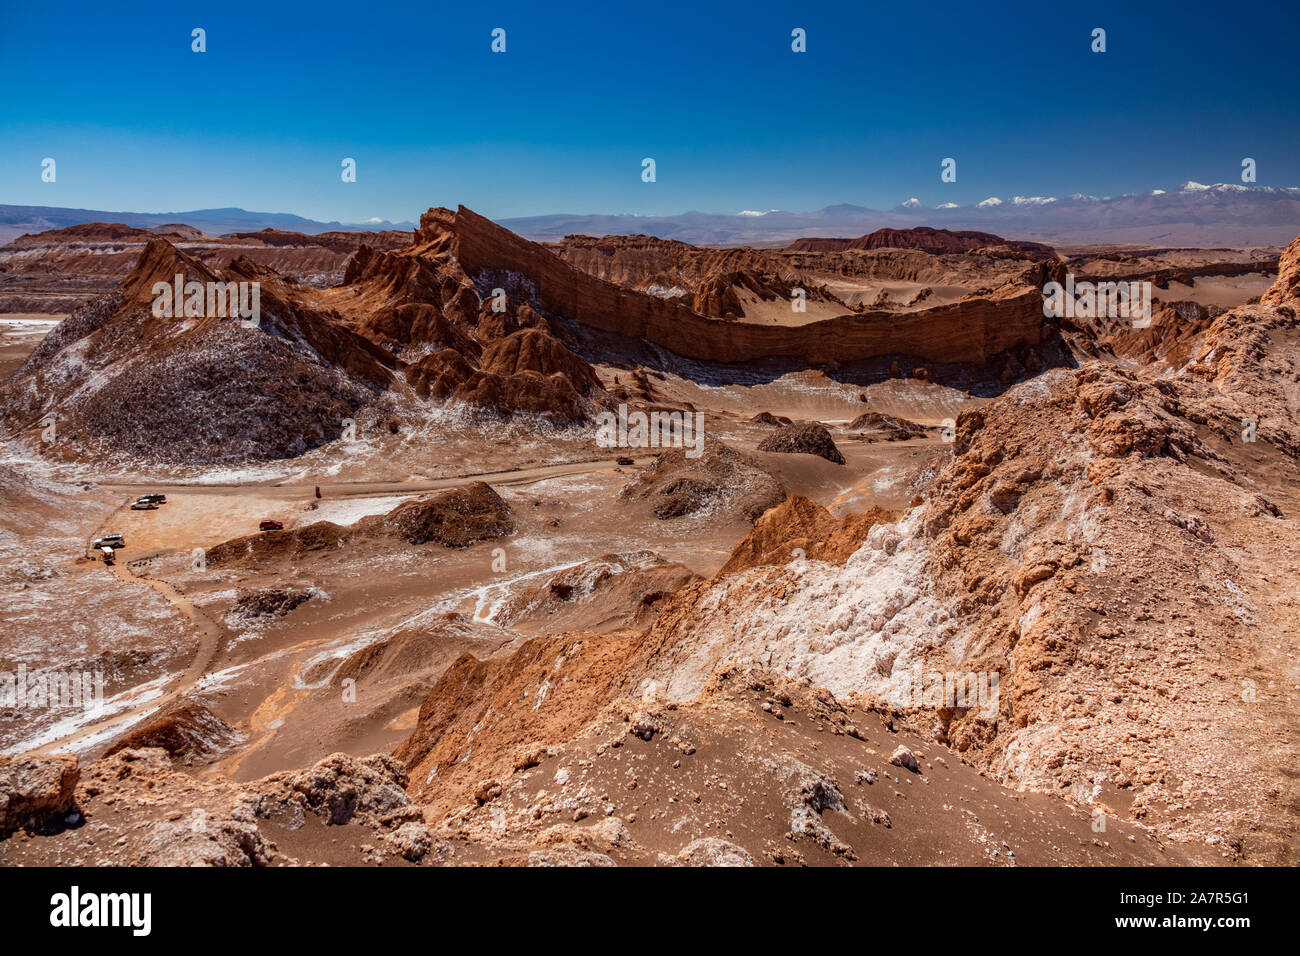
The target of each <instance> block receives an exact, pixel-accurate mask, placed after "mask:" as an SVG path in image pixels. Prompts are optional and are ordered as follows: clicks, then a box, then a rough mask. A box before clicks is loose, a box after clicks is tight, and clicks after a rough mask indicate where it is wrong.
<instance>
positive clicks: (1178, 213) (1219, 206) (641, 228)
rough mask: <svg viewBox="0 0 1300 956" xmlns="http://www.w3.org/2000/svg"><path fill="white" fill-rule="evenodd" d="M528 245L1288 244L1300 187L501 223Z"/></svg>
mask: <svg viewBox="0 0 1300 956" xmlns="http://www.w3.org/2000/svg"><path fill="white" fill-rule="evenodd" d="M500 222H501V225H503V226H505V227H506V228H508V229H511V230H513V231H514V232H517V233H519V234H520V235H523V236H526V237H528V238H529V239H533V240H537V241H545V240H554V239H560V238H563V237H564V236H566V235H570V234H584V235H634V234H638V233H644V234H647V235H652V236H658V237H660V238H663V239H679V240H681V241H683V242H691V243H696V244H702V245H773V244H777V243H782V244H783V243H787V242H790V241H793V240H795V239H802V238H806V237H825V238H831V237H850V236H861V235H863V234H865V233H868V232H871V231H873V230H876V229H881V228H886V227H888V228H896V229H906V228H910V227H913V226H935V227H938V228H943V229H972V230H982V231H986V232H994V233H997V234H998V235H1000V236H1006V237H1008V238H1012V239H1020V240H1032V241H1037V242H1047V243H1052V244H1056V245H1062V244H1070V243H1103V242H1104V243H1142V244H1152V245H1186V246H1262V245H1268V246H1273V245H1285V244H1286V243H1288V242H1290V241H1291V240H1292V239H1294V238H1295V237H1296V236H1297V235H1300V187H1275V186H1244V185H1235V184H1232V183H1226V184H1225V183H1218V184H1216V185H1213V186H1204V185H1201V184H1200V183H1191V182H1189V183H1185V184H1184V185H1182V186H1180V187H1177V188H1175V189H1171V190H1163V189H1155V190H1152V191H1151V192H1146V193H1133V194H1129V195H1125V196H1113V197H1112V196H1106V197H1098V196H1086V195H1073V196H1067V197H1064V198H1057V197H1054V196H1013V197H1010V198H1002V197H998V196H990V197H988V198H987V199H984V200H982V201H980V202H978V203H975V204H974V205H969V206H959V205H957V204H955V203H944V204H942V205H940V206H936V207H928V206H925V205H924V204H922V203H921V202H920V200H918V199H908V200H906V201H904V202H902V203H900V204H899V205H897V206H895V207H894V208H893V209H890V210H877V209H868V208H866V207H863V206H854V205H849V204H844V205H838V206H827V207H826V208H825V209H819V210H817V211H816V212H786V211H784V210H772V211H770V212H754V211H752V210H744V211H741V212H739V213H736V214H734V215H727V214H718V213H704V212H688V213H683V214H681V215H677V216H632V215H625V216H606V215H550V216H531V217H528V218H521V219H502V220H500Z"/></svg>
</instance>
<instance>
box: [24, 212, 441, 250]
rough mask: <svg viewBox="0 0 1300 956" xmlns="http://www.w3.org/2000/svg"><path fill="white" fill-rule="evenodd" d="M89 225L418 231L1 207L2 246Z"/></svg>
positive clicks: (212, 230)
mask: <svg viewBox="0 0 1300 956" xmlns="http://www.w3.org/2000/svg"><path fill="white" fill-rule="evenodd" d="M86 222H120V223H122V224H123V225H126V226H135V227H136V228H139V229H152V228H153V227H155V226H165V225H173V224H177V223H184V224H185V225H187V226H193V227H194V228H195V229H199V230H201V231H203V232H206V233H207V234H208V235H210V236H219V235H223V234H225V233H228V232H259V231H261V230H262V229H284V230H286V231H289V232H303V233H307V234H309V235H313V236H314V235H316V234H317V233H321V232H370V231H374V232H379V231H382V230H384V229H413V228H415V224H414V223H411V222H398V223H392V222H367V223H341V222H317V221H316V220H314V219H304V218H303V217H302V216H295V215H293V214H292V213H287V212H249V211H248V210H247V209H239V208H236V207H230V208H225V209H191V210H190V211H188V212H108V211H106V210H102V209H64V208H62V207H59V206H4V205H0V243H5V242H10V241H11V240H13V239H15V238H16V237H18V236H21V235H22V234H23V233H30V232H44V231H45V230H47V229H62V228H64V227H66V226H79V225H81V224H82V223H86Z"/></svg>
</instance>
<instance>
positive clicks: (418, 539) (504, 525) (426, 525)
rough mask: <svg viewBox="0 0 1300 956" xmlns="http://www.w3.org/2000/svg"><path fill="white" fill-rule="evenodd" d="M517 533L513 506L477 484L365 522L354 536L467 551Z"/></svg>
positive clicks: (485, 487) (412, 504)
mask: <svg viewBox="0 0 1300 956" xmlns="http://www.w3.org/2000/svg"><path fill="white" fill-rule="evenodd" d="M514 530H515V521H514V517H513V516H512V514H511V512H510V506H509V505H507V504H506V503H505V501H504V500H503V499H502V498H501V496H500V495H498V494H497V493H496V492H495V491H493V490H492V488H491V487H489V486H488V485H487V483H485V482H482V481H476V482H473V483H472V484H469V485H466V486H465V487H464V488H454V489H452V490H450V491H444V492H442V493H441V494H437V495H434V496H433V497H431V498H422V499H419V500H417V501H408V502H406V503H404V504H401V505H398V506H397V507H396V508H394V509H393V510H392V511H390V512H388V513H387V514H384V515H372V516H369V517H366V518H362V519H361V520H360V521H358V522H357V523H356V525H355V526H354V531H353V533H354V534H355V535H357V536H383V537H394V538H399V539H401V540H403V541H407V542H409V543H411V544H427V543H428V542H430V541H436V542H437V543H438V544H441V545H442V546H443V547H446V548H465V547H468V546H469V545H471V544H474V543H475V542H477V541H487V540H491V539H493V538H500V537H504V536H505V535H508V534H512V533H514Z"/></svg>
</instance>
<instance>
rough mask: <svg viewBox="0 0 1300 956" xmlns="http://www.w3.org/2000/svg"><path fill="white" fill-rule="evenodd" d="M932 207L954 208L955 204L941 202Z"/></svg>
mask: <svg viewBox="0 0 1300 956" xmlns="http://www.w3.org/2000/svg"><path fill="white" fill-rule="evenodd" d="M934 208H935V209H956V208H957V204H956V203H955V202H941V203H939V205H937V206H935V207H934Z"/></svg>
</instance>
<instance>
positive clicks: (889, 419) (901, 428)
mask: <svg viewBox="0 0 1300 956" xmlns="http://www.w3.org/2000/svg"><path fill="white" fill-rule="evenodd" d="M846 427H847V429H848V430H849V431H851V432H861V433H863V437H864V438H866V439H867V440H868V441H905V440H907V439H909V438H924V437H925V434H926V432H925V426H924V425H919V424H917V423H916V422H912V421H908V420H907V419H905V418H895V417H893V416H892V415H882V414H880V413H879V412H864V413H863V414H861V415H859V416H858V417H857V418H855V419H853V421H851V422H849V424H848V425H847V426H846Z"/></svg>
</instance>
